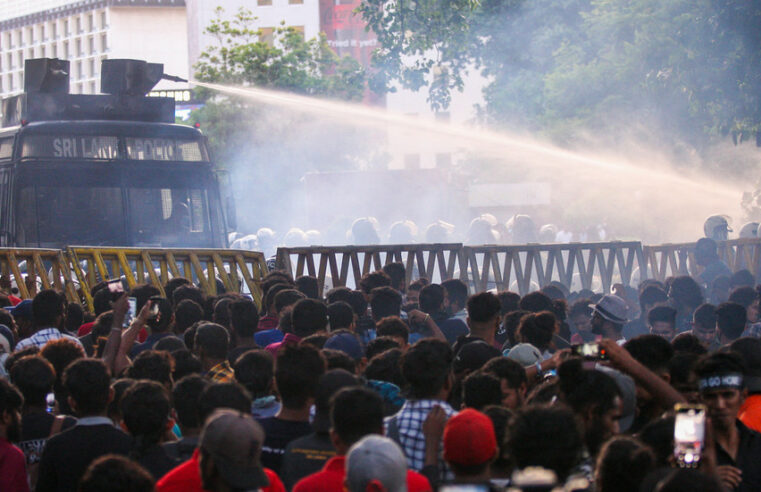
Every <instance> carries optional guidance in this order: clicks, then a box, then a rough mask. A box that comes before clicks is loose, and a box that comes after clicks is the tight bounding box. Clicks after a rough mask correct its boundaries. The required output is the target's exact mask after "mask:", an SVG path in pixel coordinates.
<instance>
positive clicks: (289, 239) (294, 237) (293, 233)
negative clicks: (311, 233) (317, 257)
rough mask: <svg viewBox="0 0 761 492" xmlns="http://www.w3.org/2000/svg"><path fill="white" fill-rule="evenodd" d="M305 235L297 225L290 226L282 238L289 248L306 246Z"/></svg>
mask: <svg viewBox="0 0 761 492" xmlns="http://www.w3.org/2000/svg"><path fill="white" fill-rule="evenodd" d="M308 242H309V241H308V240H307V235H306V234H305V233H304V231H302V230H301V229H299V228H298V227H291V228H290V229H289V230H288V232H287V233H286V234H285V237H284V238H283V244H284V245H285V246H286V247H290V248H301V247H304V246H308V244H307V243H308Z"/></svg>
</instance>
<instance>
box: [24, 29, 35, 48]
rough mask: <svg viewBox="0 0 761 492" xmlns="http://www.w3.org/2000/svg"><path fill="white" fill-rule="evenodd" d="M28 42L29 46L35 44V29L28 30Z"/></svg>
mask: <svg viewBox="0 0 761 492" xmlns="http://www.w3.org/2000/svg"><path fill="white" fill-rule="evenodd" d="M26 41H27V43H29V44H34V28H33V27H30V28H28V29H27V30H26Z"/></svg>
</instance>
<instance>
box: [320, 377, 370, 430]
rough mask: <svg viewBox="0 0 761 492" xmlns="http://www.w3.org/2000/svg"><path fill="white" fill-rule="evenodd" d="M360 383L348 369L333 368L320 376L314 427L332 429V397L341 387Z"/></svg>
mask: <svg viewBox="0 0 761 492" xmlns="http://www.w3.org/2000/svg"><path fill="white" fill-rule="evenodd" d="M359 384H360V383H359V379H358V378H357V377H356V376H355V375H354V374H352V373H350V372H349V371H347V370H346V369H331V370H330V371H328V372H326V373H325V374H323V375H322V376H320V379H319V380H318V382H317V390H316V392H315V398H314V407H315V412H314V419H313V420H312V428H313V429H314V430H315V431H316V432H328V431H329V430H330V398H331V397H332V396H333V395H335V394H336V393H337V392H338V390H340V389H341V388H345V387H347V386H359Z"/></svg>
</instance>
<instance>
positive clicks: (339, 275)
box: [277, 243, 463, 295]
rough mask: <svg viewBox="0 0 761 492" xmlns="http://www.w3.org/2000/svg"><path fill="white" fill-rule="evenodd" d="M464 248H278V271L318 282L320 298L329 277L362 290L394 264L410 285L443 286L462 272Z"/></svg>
mask: <svg viewBox="0 0 761 492" xmlns="http://www.w3.org/2000/svg"><path fill="white" fill-rule="evenodd" d="M462 259H463V258H462V244H459V243H451V244H388V245H370V246H335V247H334V246H310V247H303V248H278V250H277V267H278V268H279V269H281V270H285V271H286V272H288V273H290V274H291V275H292V276H293V277H294V278H295V277H299V276H301V275H311V276H313V277H316V278H317V281H318V284H319V289H320V295H322V294H323V290H324V288H325V282H326V278H327V277H328V275H329V276H330V280H331V283H332V286H333V287H338V286H349V287H353V288H358V285H359V280H360V279H361V278H362V275H364V274H366V273H369V272H373V271H375V270H380V269H381V268H383V266H384V265H387V264H389V263H393V262H401V263H403V264H404V266H405V268H406V273H407V282H409V281H410V280H411V279H413V278H417V277H426V278H428V279H429V280H432V281H434V282H440V281H442V280H446V279H449V278H453V276H454V275H455V274H456V273H458V272H459V270H461V268H460V265H461V264H462Z"/></svg>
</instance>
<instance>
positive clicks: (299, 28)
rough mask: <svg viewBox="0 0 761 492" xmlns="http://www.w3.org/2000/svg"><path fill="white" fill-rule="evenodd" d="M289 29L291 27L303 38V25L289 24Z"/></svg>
mask: <svg viewBox="0 0 761 492" xmlns="http://www.w3.org/2000/svg"><path fill="white" fill-rule="evenodd" d="M289 1H290V0H289ZM291 29H293V30H294V31H296V32H298V33H301V38H302V39H304V26H291Z"/></svg>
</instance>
